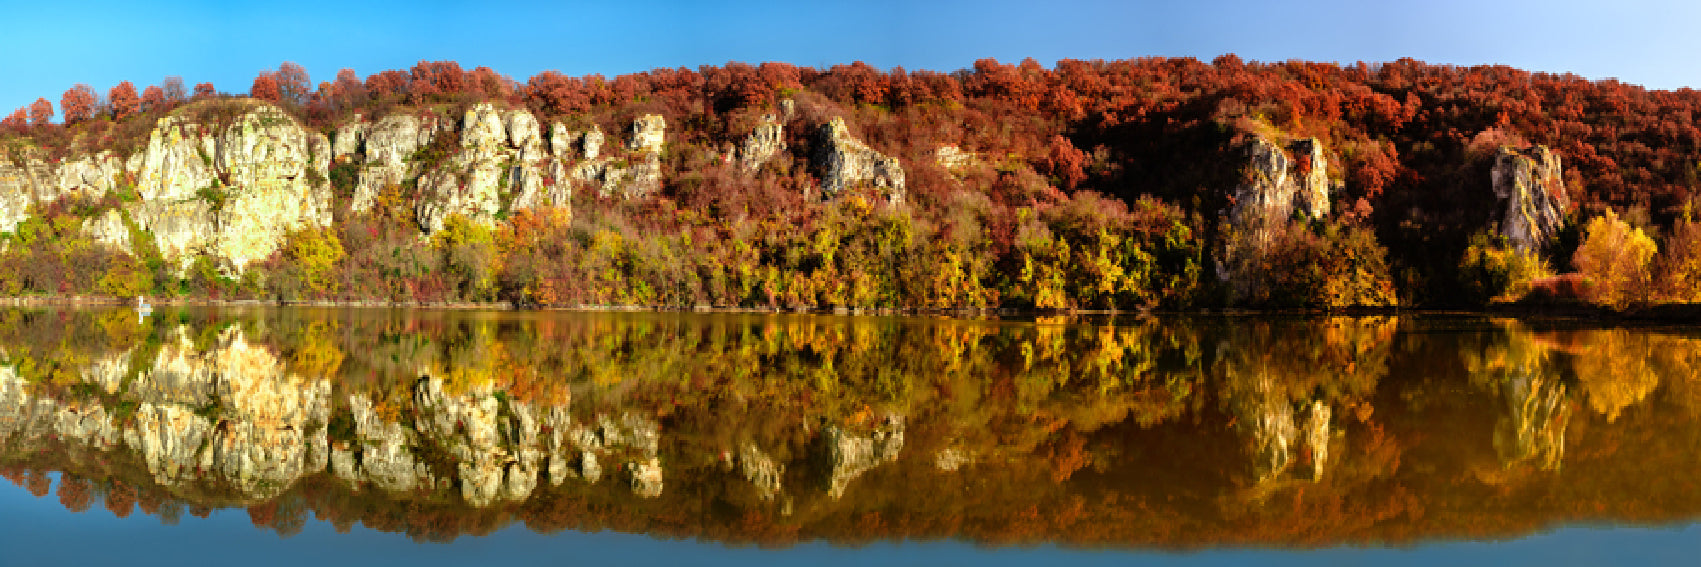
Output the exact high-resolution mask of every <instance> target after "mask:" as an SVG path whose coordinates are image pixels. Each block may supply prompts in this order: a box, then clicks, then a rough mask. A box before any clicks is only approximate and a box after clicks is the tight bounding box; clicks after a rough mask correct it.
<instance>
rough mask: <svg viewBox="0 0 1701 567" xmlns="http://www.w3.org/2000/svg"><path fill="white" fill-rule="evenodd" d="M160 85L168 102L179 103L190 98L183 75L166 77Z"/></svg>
mask: <svg viewBox="0 0 1701 567" xmlns="http://www.w3.org/2000/svg"><path fill="white" fill-rule="evenodd" d="M160 85H161V87H162V88H161V90H163V91H164V94H165V101H166V102H167V103H170V104H177V103H180V102H183V101H184V99H187V98H188V92H187V91H185V90H184V89H183V77H179V76H176V75H172V76H169V77H166V78H165V81H163V82H161V83H160Z"/></svg>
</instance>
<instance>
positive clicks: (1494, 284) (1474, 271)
mask: <svg viewBox="0 0 1701 567" xmlns="http://www.w3.org/2000/svg"><path fill="white" fill-rule="evenodd" d="M1549 275H1551V271H1550V270H1549V269H1548V267H1547V264H1546V263H1545V262H1543V261H1542V260H1541V258H1540V257H1538V256H1536V254H1535V252H1528V251H1519V250H1518V249H1517V248H1514V247H1513V246H1512V245H1511V244H1510V243H1508V242H1507V241H1506V238H1505V237H1502V236H1492V235H1490V234H1488V233H1486V232H1485V233H1477V234H1476V235H1473V236H1472V237H1471V243H1470V246H1468V247H1466V248H1465V255H1464V257H1463V258H1461V259H1460V260H1459V287H1460V289H1462V290H1464V293H1465V301H1466V302H1469V303H1470V304H1472V305H1486V304H1488V303H1489V302H1491V301H1515V300H1517V299H1519V298H1521V297H1523V296H1524V295H1525V294H1526V293H1528V292H1529V291H1530V282H1531V281H1532V280H1535V279H1537V278H1543V277H1547V276H1549Z"/></svg>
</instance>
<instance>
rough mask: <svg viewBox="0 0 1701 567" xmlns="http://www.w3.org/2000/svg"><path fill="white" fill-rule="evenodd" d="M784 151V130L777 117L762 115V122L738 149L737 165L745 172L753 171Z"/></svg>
mask: <svg viewBox="0 0 1701 567" xmlns="http://www.w3.org/2000/svg"><path fill="white" fill-rule="evenodd" d="M785 150H786V140H785V130H784V127H783V126H782V125H781V124H780V119H779V117H778V116H775V115H772V114H764V115H762V122H761V123H759V124H757V125H756V129H755V130H753V131H751V132H750V136H749V137H746V138H745V139H744V143H743V144H742V145H740V146H739V147H738V164H739V166H740V167H743V168H744V170H745V171H755V170H756V169H757V168H759V167H762V164H764V163H768V160H769V159H773V157H774V156H775V155H777V154H779V153H780V152H783V151H785Z"/></svg>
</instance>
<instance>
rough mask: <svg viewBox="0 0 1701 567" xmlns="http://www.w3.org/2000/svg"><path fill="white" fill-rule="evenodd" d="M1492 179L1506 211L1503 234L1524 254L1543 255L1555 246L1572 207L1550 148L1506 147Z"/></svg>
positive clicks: (1555, 158) (1496, 158) (1503, 210)
mask: <svg viewBox="0 0 1701 567" xmlns="http://www.w3.org/2000/svg"><path fill="white" fill-rule="evenodd" d="M1492 175H1493V177H1494V196H1495V198H1496V199H1497V200H1498V201H1499V203H1500V206H1501V207H1502V212H1501V215H1500V234H1501V235H1502V236H1505V237H1506V240H1507V241H1508V242H1510V243H1512V246H1513V247H1515V248H1517V249H1518V250H1519V251H1523V252H1530V251H1537V252H1539V251H1541V250H1542V249H1543V248H1545V247H1546V246H1547V245H1548V244H1549V243H1551V242H1553V239H1554V237H1555V236H1556V235H1557V234H1558V233H1559V229H1560V225H1562V224H1564V222H1565V210H1566V209H1567V208H1569V207H1570V204H1569V200H1568V199H1567V197H1566V195H1565V179H1564V176H1563V171H1562V170H1561V169H1560V164H1559V156H1558V155H1557V154H1554V153H1553V152H1552V151H1549V150H1548V149H1547V147H1546V146H1535V147H1531V148H1528V149H1524V150H1516V149H1512V148H1508V147H1503V148H1500V153H1498V154H1496V155H1495V157H1494V170H1493V173H1492Z"/></svg>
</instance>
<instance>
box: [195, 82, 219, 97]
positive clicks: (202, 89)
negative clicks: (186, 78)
mask: <svg viewBox="0 0 1701 567" xmlns="http://www.w3.org/2000/svg"><path fill="white" fill-rule="evenodd" d="M216 95H218V91H216V90H213V84H212V83H195V100H201V99H207V98H212V97H214V96H216Z"/></svg>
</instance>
